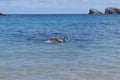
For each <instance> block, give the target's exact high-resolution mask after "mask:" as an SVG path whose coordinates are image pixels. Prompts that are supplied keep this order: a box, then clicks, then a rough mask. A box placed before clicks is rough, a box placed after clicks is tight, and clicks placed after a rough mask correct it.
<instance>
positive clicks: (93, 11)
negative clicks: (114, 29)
mask: <svg viewBox="0 0 120 80" xmlns="http://www.w3.org/2000/svg"><path fill="white" fill-rule="evenodd" d="M89 14H103V13H102V12H101V11H98V10H96V9H90V10H89Z"/></svg>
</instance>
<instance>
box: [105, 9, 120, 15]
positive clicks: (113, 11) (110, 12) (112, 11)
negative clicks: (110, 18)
mask: <svg viewBox="0 0 120 80" xmlns="http://www.w3.org/2000/svg"><path fill="white" fill-rule="evenodd" d="M105 14H120V8H113V7H108V8H106V9H105Z"/></svg>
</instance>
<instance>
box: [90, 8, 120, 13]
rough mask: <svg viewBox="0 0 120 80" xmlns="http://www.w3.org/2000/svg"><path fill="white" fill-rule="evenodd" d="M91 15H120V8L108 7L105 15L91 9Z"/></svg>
mask: <svg viewBox="0 0 120 80" xmlns="http://www.w3.org/2000/svg"><path fill="white" fill-rule="evenodd" d="M89 14H120V8H114V7H108V8H106V9H105V12H104V13H102V12H101V11H99V10H96V9H90V10H89Z"/></svg>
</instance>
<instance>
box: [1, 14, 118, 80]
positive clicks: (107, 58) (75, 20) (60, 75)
mask: <svg viewBox="0 0 120 80" xmlns="http://www.w3.org/2000/svg"><path fill="white" fill-rule="evenodd" d="M64 36H68V37H70V39H71V40H70V41H69V42H67V43H61V44H59V43H52V44H49V43H46V42H45V41H47V40H49V39H50V38H51V37H58V38H63V37H64ZM119 60H120V15H9V16H4V17H0V80H119V79H120V61H119Z"/></svg>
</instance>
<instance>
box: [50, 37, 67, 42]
mask: <svg viewBox="0 0 120 80" xmlns="http://www.w3.org/2000/svg"><path fill="white" fill-rule="evenodd" d="M68 40H69V38H68V37H64V38H63V39H60V38H51V39H50V41H52V42H58V43H65V42H67V41H68Z"/></svg>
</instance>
